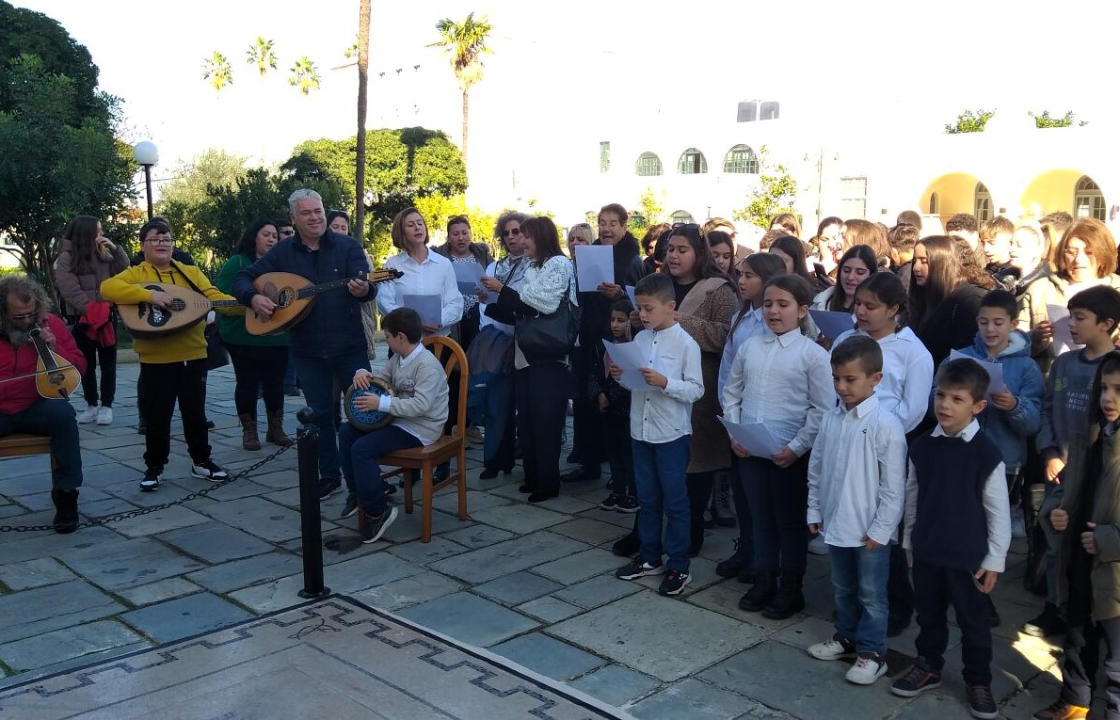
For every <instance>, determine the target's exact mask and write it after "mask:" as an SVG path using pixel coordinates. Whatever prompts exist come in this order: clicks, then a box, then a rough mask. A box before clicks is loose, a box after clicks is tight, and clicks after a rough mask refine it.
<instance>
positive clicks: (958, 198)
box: [918, 173, 980, 223]
mask: <svg viewBox="0 0 1120 720" xmlns="http://www.w3.org/2000/svg"><path fill="white" fill-rule="evenodd" d="M978 182H980V180H979V179H978V178H977V177H976V176H975V175H969V174H968V173H949V174H948V175H942V176H941V177H939V178H937V179H936V180H934V181H933V182H932V183H930V184H929V186H928V187H927V188H926V189H925V192H923V193H922V196H921V199H920V200H919V201H918V207H920V208H921V211H922V212H923V213H928V212H929V200H930V196H931V195H933V193H937V194H938V197H939V199H940V201H941V204H940V207H938V211H937V212H938V214H939V215H940V216H941V222H942V223H944V222H945V221H946V220H948V219H949V218H950V217H952V216H953V215H956V214H957V213H968V214H969V215H971V214H972V212H973V211H974V210H975V209H976V183H978Z"/></svg>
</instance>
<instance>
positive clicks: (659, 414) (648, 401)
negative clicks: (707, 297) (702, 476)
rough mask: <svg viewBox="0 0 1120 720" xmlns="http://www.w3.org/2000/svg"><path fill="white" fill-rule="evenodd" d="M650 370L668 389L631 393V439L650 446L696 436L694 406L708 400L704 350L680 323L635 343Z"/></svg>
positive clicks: (638, 337)
mask: <svg viewBox="0 0 1120 720" xmlns="http://www.w3.org/2000/svg"><path fill="white" fill-rule="evenodd" d="M633 343H634V345H635V346H636V347H637V348H638V349H639V350H641V352H642V357H643V358H645V359H646V360H647V361H648V362H647V363H646V365H645V367H650V368H653V369H654V370H656V371H657V372H659V373H661V374H662V375H664V376H665V378H666V384H665V387H664V389H662V388H657V387H653V386H652V385H649V386H647V387H648V388H649V389H648V390H633V391H631V393H630V437H632V438H634V439H635V440H641V441H642V442H648V443H667V442H672V441H673V440H676V439H678V438H681V437H684V436H685V435H691V434H692V403H694V402H696V401H697V400H699V399H700V398H701V397H703V396H704V375H703V372H702V371H701V369H700V346H699V345H697V344H696V341H695V340H693V339H692V336H691V335H689V334H688V333H687V332H686V331H685V329H684V328H682V327H681V326H680V323H674V324H673V325H672V327H668V328H665V329H664V330H642V331H641V332H640V333H638V334H637V335H636V336H635V337H634V340H633Z"/></svg>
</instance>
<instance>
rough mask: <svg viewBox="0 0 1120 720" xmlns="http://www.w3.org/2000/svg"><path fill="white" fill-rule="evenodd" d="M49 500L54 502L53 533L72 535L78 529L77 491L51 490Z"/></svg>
mask: <svg viewBox="0 0 1120 720" xmlns="http://www.w3.org/2000/svg"><path fill="white" fill-rule="evenodd" d="M51 500H52V501H53V502H54V507H55V513H54V522H53V523H52V524H53V525H54V531H55V532H56V533H59V534H61V535H66V534H67V533H72V532H74V531H75V530H77V529H78V491H77V490H51Z"/></svg>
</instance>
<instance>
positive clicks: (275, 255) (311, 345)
mask: <svg viewBox="0 0 1120 720" xmlns="http://www.w3.org/2000/svg"><path fill="white" fill-rule="evenodd" d="M369 269H370V267H369V262H368V261H367V260H366V254H365V252H363V251H362V246H361V245H359V244H358V243H357V241H355V240H354V239H353V238H350V237H347V236H346V235H339V234H337V233H333V232H331V231H330V230H328V231H327V232H326V233H325V234H324V235H323V237H322V238H320V239H319V249H318V250H317V251H314V252H313V251H311V250H308V249H307V246H306V245H304V244H303V243H302V242H301V241H300V239H299V235H293V236H292V237H290V238H287V239H286V240H281V241H280V242H278V243H276V245H274V246H273V247H272V249H271V250H269V251H268V253H267V254H266V255H265V256H264V257H262V258H261V259H260V260H257V262H255V263H253V264H252V265H251V266H249V267H248V268H246V269H244V270H242V271H241V272H239V273H237V277H236V278H234V281H233V296H234V297H236V298H237V299H238V301H240V302H241V304H243V305H246V306H251V304H252V301H253V296H254V295H256V294H257V291H256V289H255V288H254V287H253V281H254V280H255V279H257V278H258V277H259V276H261V275H263V274H265V273H269V272H287V273H295V274H296V275H302V276H303V277H305V278H307V279H308V280H310V281H311V282H312V283H315V284H318V283H325V282H330V281H331V280H338V279H341V278H352V277H354V276H355V275H357V274H358V273H361V272H368V271H369ZM375 295H377V286H376V285H370V288H369V293H368V294H367V295H366V296H365V297H364V298H356V297H354V296H353V295H351V294H350V291H349V290H347V289H346V286H345V285H343V286H342V287H339V288H337V289H334V290H328V291H327V292H324V293H321V294H320V295H318V297H317V299H316V300H315V303H314V305H312V307H311V312H310V313H308V315H307V317H305V318H304V319H303V320H301V321H300V322H298V323H297V324H296V325H294V326H293V327H292V329H291V338H292V343H291V346H290V347H291V349H292V354H293V355H299V356H301V357H323V358H325V357H330V356H333V355H337V354H340V353H345V352H350V351H362V352H365V350H366V337H365V332H364V331H363V330H362V316H361V308H360V304H361V303H363V302H369V301H370V300H372V299H373V298H374V296H375Z"/></svg>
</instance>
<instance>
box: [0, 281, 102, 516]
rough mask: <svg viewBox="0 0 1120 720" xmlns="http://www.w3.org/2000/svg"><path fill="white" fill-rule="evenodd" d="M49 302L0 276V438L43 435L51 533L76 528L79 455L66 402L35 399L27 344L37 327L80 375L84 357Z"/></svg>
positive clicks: (34, 359) (31, 284) (30, 285)
mask: <svg viewBox="0 0 1120 720" xmlns="http://www.w3.org/2000/svg"><path fill="white" fill-rule="evenodd" d="M49 310H50V300H49V299H48V297H47V294H46V292H45V291H44V290H43V287H42V286H41V285H39V283H37V282H35V281H34V280H32V279H31V278H29V277H26V276H24V275H8V276H6V277H4V278H0V437H4V436H5V435H11V434H13V433H33V434H36V435H49V436H50V438H51V457H52V458H53V459H54V465H55V466H54V468H53V469H52V470H51V501H52V502H54V507H55V516H54V521H53V525H54V529H55V531H56V532H59V533H71V532H74V531H75V530H77V529H78V488H79V487H81V484H82V454H81V449H80V448H79V446H78V422H77V419H76V418H77V416H76V415H75V413H74V408H73V407H72V406H71V405H70V403H69V402H68V401H67V400H63V399H57V398H55V399H47V398H43V397H40V396H39V392H38V390H36V388H35V377H36V375H35V369H36V365H37V363H38V360H39V353H38V352H37V351H36V349H35V344H34V343H33V342H32V341H31V333H32V331H33V330H35V329H37V330H38V333H39V337H40V338H41V339H42V340H43V342H44V343H45V344H46V346H47V347H48V348H50V349H51V350H53V351H54V352H55V353H57V354H58V355H60V356H62V357H63V358H64V359H65V360H66V361H67V362H69V363H71V364H73V365H74V367H76V368H77V369H78V372H84V371H85V366H86V360H85V357H84V356H83V355H82V352H81V351H80V350H78V346H77V344H75V342H74V338H73V337H72V336H71V335H70V333H69V331H67V329H66V325H65V323H63V322H62V320H61V319H59V317H58V316H57V315H54V314H52V313H50V312H49Z"/></svg>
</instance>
